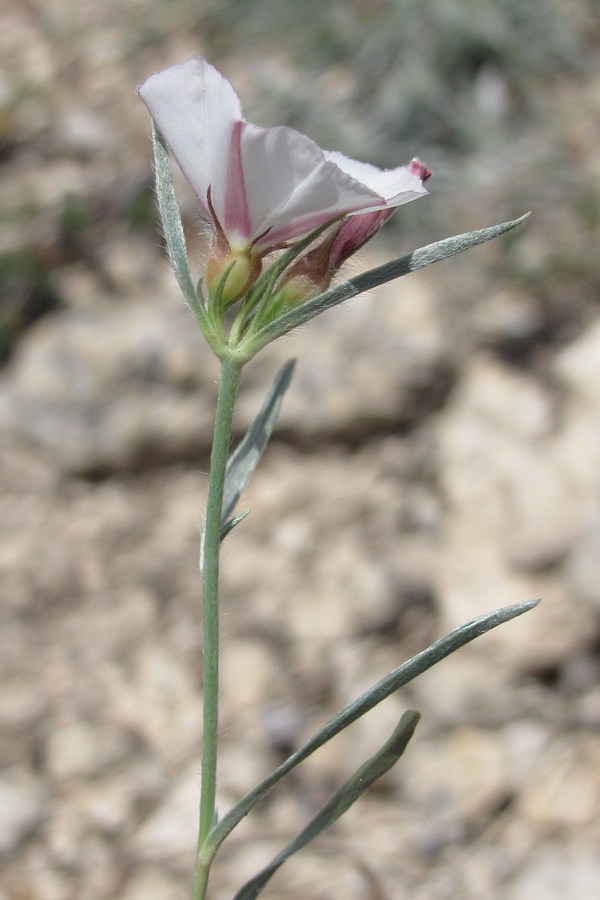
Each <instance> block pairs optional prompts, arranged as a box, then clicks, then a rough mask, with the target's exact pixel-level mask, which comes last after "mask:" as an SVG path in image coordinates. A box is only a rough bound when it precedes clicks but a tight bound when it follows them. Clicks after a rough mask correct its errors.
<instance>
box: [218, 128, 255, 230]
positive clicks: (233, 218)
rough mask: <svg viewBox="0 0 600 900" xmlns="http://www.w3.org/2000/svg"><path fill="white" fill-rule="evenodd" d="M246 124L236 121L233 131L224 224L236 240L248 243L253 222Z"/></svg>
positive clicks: (224, 204) (224, 206)
mask: <svg viewBox="0 0 600 900" xmlns="http://www.w3.org/2000/svg"><path fill="white" fill-rule="evenodd" d="M244 125H245V122H243V121H238V122H235V123H234V125H233V129H232V132H231V140H230V143H229V156H228V159H227V176H226V181H225V196H224V198H223V221H222V225H223V229H224V231H225V233H226V234H228V235H231V236H233V237H234V240H235V237H238V236H239V237H240V238H241V239H243V240H244V243H246V242H247V241H248V239H249V238H250V236H251V224H250V215H249V212H248V199H247V194H246V180H245V177H244V165H243V160H242V147H241V139H242V131H243V129H244Z"/></svg>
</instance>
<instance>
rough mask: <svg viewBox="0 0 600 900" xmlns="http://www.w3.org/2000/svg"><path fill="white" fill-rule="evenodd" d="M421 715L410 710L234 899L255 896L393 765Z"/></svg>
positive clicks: (252, 897)
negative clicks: (372, 752)
mask: <svg viewBox="0 0 600 900" xmlns="http://www.w3.org/2000/svg"><path fill="white" fill-rule="evenodd" d="M420 718H421V716H420V714H419V713H418V712H416V710H412V709H411V710H407V712H405V713H404V715H403V716H402V718H401V719H400V722H399V723H398V725H397V726H396V728H395V729H394V732H393V734H392V736H391V737H390V738H389V739H388V740H387V741H386V743H385V744H384V745H383V747H382V748H381V749H380V750H378V751H377V753H375V754H374V756H372V757H371V758H370V759H369V760H367V762H366V763H364V765H362V766H361V767H360V768H359V769H357V770H356V772H355V773H354V774H353V775H352V776H351V777H350V778H349V779H348V781H347V782H346V783H345V784H344V786H343V787H341V788H340V790H339V791H336V793H335V794H334V795H333V796H332V797H331V798H330V799H329V800H328V801H327V803H326V804H325V805H324V806H323V807H321V809H320V810H319V812H318V813H317V814H316V816H314V817H313V818H312V819H311V820H310V822H309V823H308V825H307V826H306V828H304V829H303V830H302V831H301V832H300V834H298V835H297V836H296V837H295V838H294V840H293V841H290V843H289V844H288V845H287V846H286V847H284V849H283V850H282V851H281V852H280V853H278V854H277V856H276V857H275V858H274V859H273V860H271V862H270V863H269V864H268V865H267V866H265V868H264V869H262V870H261V871H260V872H259V873H258V874H257V875H255V876H254V878H251V879H250V881H248V882H246V884H245V885H244V886H243V887H242V888H241V889H240V890H239V891H238V892H237V894H236V895H235V897H234V898H233V900H255V897H258V895H259V894H260V893H261V891H262V889H263V888H264V886H265V885H266V884H267V882H268V881H269V880H270V878H271V877H272V876H273V875H274V874H275V872H276V871H277V869H279V867H280V866H282V865H283V863H284V862H285V861H286V859H289V858H290V856H292V855H293V854H294V853H297V852H298V850H301V849H302V848H303V847H306V845H307V844H308V843H310V841H312V840H313V839H314V838H316V837H317V836H318V835H319V834H321V833H322V832H323V831H325V829H326V828H329V826H330V825H333V823H334V822H336V821H337V820H338V819H339V818H340V816H342V815H343V814H344V813H345V812H346V811H347V810H348V809H350V807H351V806H352V805H353V804H354V803H356V801H357V800H358V799H359V798H360V797H361V796H362V795H363V794H364V793H365V791H367V790H368V789H369V788H370V787H371V785H372V784H373V782H374V781H376V780H377V779H378V778H380V777H381V776H382V775H384V774H385V773H386V772H387V771H388V770H389V769H391V768H392V766H394V765H395V764H396V763H397V762H398V760H399V759H400V757H401V756H402V754H403V753H404V751H405V749H406V747H407V745H408V742H409V741H410V739H411V737H412V736H413V734H414V731H415V728H416V727H417V724H418V722H419V719H420Z"/></svg>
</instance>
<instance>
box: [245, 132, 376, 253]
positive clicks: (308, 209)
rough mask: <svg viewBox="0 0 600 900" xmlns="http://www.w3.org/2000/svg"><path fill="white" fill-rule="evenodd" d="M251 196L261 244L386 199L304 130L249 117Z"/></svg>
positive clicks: (247, 181)
mask: <svg viewBox="0 0 600 900" xmlns="http://www.w3.org/2000/svg"><path fill="white" fill-rule="evenodd" d="M242 159H243V167H244V174H245V184H246V196H247V203H248V209H249V214H250V221H251V227H252V232H253V234H254V235H255V236H256V237H257V238H258V240H257V242H256V246H257V247H260V246H266V245H271V246H273V245H275V244H277V243H280V242H282V241H286V240H290V239H291V238H295V237H299V236H300V235H302V234H307V233H308V232H309V231H311V230H312V229H313V228H317V227H318V226H319V225H322V224H324V223H325V222H327V221H332V220H333V219H335V218H337V217H338V216H340V215H344V214H346V213H348V212H351V211H354V210H362V209H364V208H365V206H367V207H372V206H375V207H379V206H383V205H385V201H384V200H383V199H382V198H381V197H379V196H378V194H377V193H376V192H375V191H374V190H372V189H371V187H370V186H367V185H365V184H361V183H360V182H359V181H357V180H356V179H355V178H354V177H352V176H351V175H349V174H348V173H346V172H343V171H342V170H341V169H340V167H339V166H337V165H336V164H334V163H333V162H330V161H329V160H328V159H327V158H326V155H325V154H324V153H323V151H322V150H321V149H320V148H319V147H318V146H317V144H315V143H314V141H312V140H310V138H308V137H306V136H305V135H303V134H300V132H298V131H294V129H292V128H286V127H284V126H279V127H275V128H259V127H258V126H257V125H251V124H250V123H249V122H246V123H245V124H244V129H243V132H242Z"/></svg>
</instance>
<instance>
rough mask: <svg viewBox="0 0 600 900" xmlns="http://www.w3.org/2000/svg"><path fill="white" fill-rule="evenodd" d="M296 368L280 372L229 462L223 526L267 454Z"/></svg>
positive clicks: (291, 363)
mask: <svg viewBox="0 0 600 900" xmlns="http://www.w3.org/2000/svg"><path fill="white" fill-rule="evenodd" d="M295 365H296V361H295V360H294V359H291V360H289V361H288V362H287V363H286V364H285V365H284V366H283V367H282V368H281V370H280V371H279V372H278V374H277V377H276V378H275V381H274V382H273V385H272V387H271V389H270V391H269V393H268V394H267V397H266V399H265V402H264V403H263V405H262V407H261V410H260V412H259V413H258V415H257V417H256V419H255V420H254V422H253V423H252V425H251V426H250V428H249V429H248V431H247V432H246V435H245V436H244V438H243V439H242V441H241V442H240V444H239V445H238V447H237V448H236V449H235V451H234V453H233V454H232V456H231V458H230V459H229V462H228V463H227V469H226V471H225V487H224V490H223V506H222V511H221V524H222V527H225V526H226V524H227V521H228V519H229V516H230V515H231V513H232V511H233V509H234V507H235V505H236V503H237V502H238V500H239V499H240V497H241V495H242V493H243V491H244V490H245V489H246V486H247V485H248V482H249V481H250V478H251V477H252V473H253V472H254V470H255V468H256V466H257V465H258V462H259V460H260V458H261V456H262V455H263V453H264V452H265V449H266V446H267V444H268V443H269V438H270V437H271V434H272V433H273V428H274V427H275V422H276V421H277V415H278V413H279V409H280V407H281V401H282V400H283V396H284V394H285V392H286V391H287V389H288V387H289V385H290V382H291V380H292V375H293V373H294V366H295ZM238 521H239V520H238ZM236 524H237V523H236ZM232 527H233V526H232ZM230 530H231V529H230Z"/></svg>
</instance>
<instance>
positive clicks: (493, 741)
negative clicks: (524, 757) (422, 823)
mask: <svg viewBox="0 0 600 900" xmlns="http://www.w3.org/2000/svg"><path fill="white" fill-rule="evenodd" d="M402 779H403V784H404V790H405V792H406V794H407V796H408V797H409V798H410V799H411V800H412V801H413V802H418V804H419V806H420V807H422V808H425V809H426V810H429V811H430V813H431V814H432V815H435V816H440V815H442V816H444V817H445V819H446V820H450V821H452V820H458V821H459V822H464V823H465V824H469V825H474V824H479V825H481V824H482V823H484V822H485V821H486V820H487V819H488V818H489V817H490V816H491V815H492V814H493V813H494V811H495V810H496V808H497V807H498V805H499V804H501V803H502V802H503V801H504V799H505V798H506V796H507V793H508V791H509V788H510V771H509V766H508V759H507V755H506V750H505V748H504V746H503V744H502V742H501V741H500V740H499V739H498V735H497V734H496V733H494V732H486V731H483V730H481V729H474V728H461V729H457V730H455V731H453V732H451V733H450V734H448V735H445V736H438V737H435V738H433V737H431V738H430V739H429V741H428V742H427V743H422V744H421V745H420V746H419V748H418V751H416V752H412V753H410V752H407V753H406V755H405V757H404V759H403V761H402Z"/></svg>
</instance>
